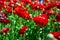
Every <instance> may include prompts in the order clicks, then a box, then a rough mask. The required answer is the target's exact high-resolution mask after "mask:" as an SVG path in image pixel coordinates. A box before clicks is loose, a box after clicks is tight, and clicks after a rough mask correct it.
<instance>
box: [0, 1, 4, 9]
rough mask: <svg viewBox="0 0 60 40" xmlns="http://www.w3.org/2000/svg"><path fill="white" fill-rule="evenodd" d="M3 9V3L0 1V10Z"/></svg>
mask: <svg viewBox="0 0 60 40" xmlns="http://www.w3.org/2000/svg"><path fill="white" fill-rule="evenodd" d="M3 7H4V1H2V0H1V1H0V10H1V9H2V8H3Z"/></svg>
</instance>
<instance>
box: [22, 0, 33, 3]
mask: <svg viewBox="0 0 60 40" xmlns="http://www.w3.org/2000/svg"><path fill="white" fill-rule="evenodd" d="M22 2H24V3H28V4H30V3H31V2H32V1H31V0H22Z"/></svg>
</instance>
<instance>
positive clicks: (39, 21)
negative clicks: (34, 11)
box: [33, 14, 48, 26]
mask: <svg viewBox="0 0 60 40" xmlns="http://www.w3.org/2000/svg"><path fill="white" fill-rule="evenodd" d="M33 21H34V22H35V23H36V24H37V25H38V26H42V25H46V24H47V23H48V18H47V16H46V15H45V14H41V15H39V16H35V17H34V18H33Z"/></svg>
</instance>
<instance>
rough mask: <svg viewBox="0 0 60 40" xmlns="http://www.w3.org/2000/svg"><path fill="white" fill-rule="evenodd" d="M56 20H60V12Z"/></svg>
mask: <svg viewBox="0 0 60 40" xmlns="http://www.w3.org/2000/svg"><path fill="white" fill-rule="evenodd" d="M56 21H57V22H60V13H58V14H57V16H56Z"/></svg>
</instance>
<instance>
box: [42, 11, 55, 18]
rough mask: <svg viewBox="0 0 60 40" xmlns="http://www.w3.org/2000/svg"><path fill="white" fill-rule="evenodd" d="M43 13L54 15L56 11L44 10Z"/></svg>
mask: <svg viewBox="0 0 60 40" xmlns="http://www.w3.org/2000/svg"><path fill="white" fill-rule="evenodd" d="M43 14H46V15H47V16H48V17H49V16H50V15H54V14H55V12H53V11H50V10H44V11H43Z"/></svg>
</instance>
